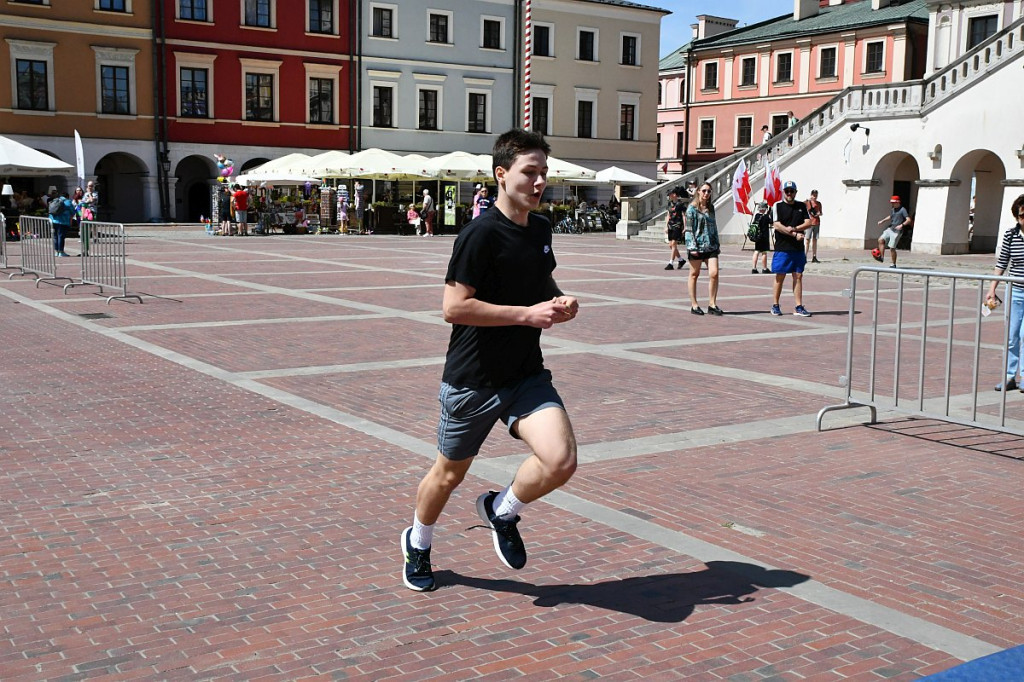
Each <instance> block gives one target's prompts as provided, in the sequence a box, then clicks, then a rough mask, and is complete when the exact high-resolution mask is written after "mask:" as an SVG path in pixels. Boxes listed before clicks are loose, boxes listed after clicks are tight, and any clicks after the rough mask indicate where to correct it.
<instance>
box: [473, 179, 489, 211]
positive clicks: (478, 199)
mask: <svg viewBox="0 0 1024 682" xmlns="http://www.w3.org/2000/svg"><path fill="white" fill-rule="evenodd" d="M491 203H492V202H491V197H490V191H489V190H488V189H487V187H486V186H483V187H481V188H480V189H479V190H477V193H476V194H475V195H474V196H473V217H474V218H479V217H480V214H481V213H483V212H484V211H486V210H487V209H489V208H490V207H491Z"/></svg>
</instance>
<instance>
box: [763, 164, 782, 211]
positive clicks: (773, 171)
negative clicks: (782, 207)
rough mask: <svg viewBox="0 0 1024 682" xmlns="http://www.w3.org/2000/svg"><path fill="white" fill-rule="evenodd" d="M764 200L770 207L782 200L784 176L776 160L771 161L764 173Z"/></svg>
mask: <svg viewBox="0 0 1024 682" xmlns="http://www.w3.org/2000/svg"><path fill="white" fill-rule="evenodd" d="M764 200H765V202H766V203H767V204H768V206H769V207H771V206H774V205H775V204H776V203H778V202H780V201H782V176H781V175H780V174H779V165H778V164H777V163H775V162H772V163H769V164H768V168H767V169H766V170H765V173H764Z"/></svg>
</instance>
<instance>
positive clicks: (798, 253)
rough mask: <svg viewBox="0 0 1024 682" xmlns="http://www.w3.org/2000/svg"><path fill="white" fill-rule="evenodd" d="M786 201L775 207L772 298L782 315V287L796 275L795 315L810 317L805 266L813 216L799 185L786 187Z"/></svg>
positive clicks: (784, 196) (789, 183) (775, 308)
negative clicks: (798, 195) (799, 193)
mask: <svg viewBox="0 0 1024 682" xmlns="http://www.w3.org/2000/svg"><path fill="white" fill-rule="evenodd" d="M782 196H783V200H782V201H780V202H779V203H777V204H775V225H774V227H775V255H774V256H772V272H774V273H775V286H774V287H773V289H772V295H773V296H774V297H775V302H774V303H773V304H772V315H781V314H782V308H780V307H779V299H780V298H781V297H782V285H783V283H784V282H785V281H786V275H787V274H791V275H793V302H794V303H796V308H795V309H794V311H793V314H794V315H798V316H799V317H810V316H811V314H810V313H809V312H807V308H804V305H803V303H804V301H803V299H804V283H803V279H804V266H805V265H807V254H805V253H804V230H806V229H807V228H809V227H810V226H811V217H810V216H809V215H808V214H807V205H806V204H805V203H804V202H802V201H797V200H796V183H795V182H793V181H792V180H787V181H786V183H785V184H784V185H783V186H782Z"/></svg>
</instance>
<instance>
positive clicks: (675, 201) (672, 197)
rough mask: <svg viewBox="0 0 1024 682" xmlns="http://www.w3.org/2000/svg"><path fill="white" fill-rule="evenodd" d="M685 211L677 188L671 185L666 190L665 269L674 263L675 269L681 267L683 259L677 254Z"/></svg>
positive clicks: (670, 267) (668, 268)
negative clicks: (666, 248)
mask: <svg viewBox="0 0 1024 682" xmlns="http://www.w3.org/2000/svg"><path fill="white" fill-rule="evenodd" d="M685 213H686V205H685V204H684V203H683V201H682V200H681V199H680V198H679V190H678V189H676V188H675V187H673V188H672V189H670V190H669V191H668V224H667V225H666V227H665V234H666V235H667V236H668V245H669V248H670V249H671V253H669V259H668V265H666V266H665V269H666V270H671V269H672V264H673V263H676V269H677V270H682V269H683V259H682V258H681V257H680V255H679V242H681V241H682V240H683V215H685Z"/></svg>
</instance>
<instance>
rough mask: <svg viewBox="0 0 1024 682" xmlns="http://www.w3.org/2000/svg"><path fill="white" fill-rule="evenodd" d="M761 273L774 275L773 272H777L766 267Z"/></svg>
mask: <svg viewBox="0 0 1024 682" xmlns="http://www.w3.org/2000/svg"><path fill="white" fill-rule="evenodd" d="M761 274H762V275H772V274H775V273H773V272H772V269H771V268H765V269H764V270H762V271H761Z"/></svg>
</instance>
